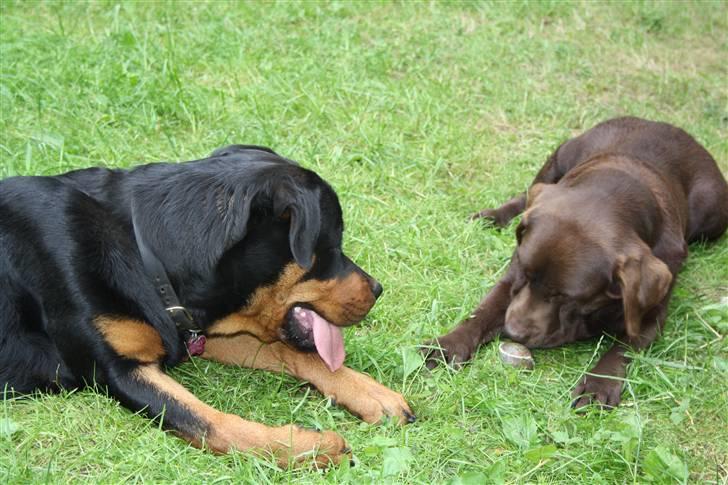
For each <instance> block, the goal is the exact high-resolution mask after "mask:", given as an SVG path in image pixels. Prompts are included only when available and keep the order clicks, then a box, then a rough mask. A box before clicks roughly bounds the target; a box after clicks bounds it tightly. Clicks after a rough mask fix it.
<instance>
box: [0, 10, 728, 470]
mask: <svg viewBox="0 0 728 485" xmlns="http://www.w3.org/2000/svg"><path fill="white" fill-rule="evenodd" d="M0 5H1V6H2V10H1V11H0V69H1V70H0V102H1V103H2V105H1V106H2V113H1V116H0V134H1V136H0V160H1V161H0V177H7V176H12V175H19V174H27V175H42V174H56V173H60V172H63V171H66V170H69V169H73V168H81V167H87V166H94V165H102V166H109V167H129V166H133V165H135V164H139V163H146V162H153V161H159V160H186V159H193V158H198V157H202V156H204V155H206V154H208V153H210V152H211V151H212V150H213V149H214V148H216V147H219V146H221V145H225V144H227V143H255V144H262V145H269V146H271V147H273V148H274V149H275V150H277V151H278V152H279V153H281V154H284V155H285V156H287V157H290V158H293V159H295V160H298V161H300V162H301V163H302V164H303V165H305V166H306V167H309V168H312V169H314V170H316V171H318V172H319V173H320V174H321V175H322V176H323V177H324V178H326V179H327V180H329V181H330V182H331V183H332V185H333V186H334V187H335V188H336V189H337V191H338V193H339V196H340V198H341V201H342V204H343V206H344V212H345V219H346V224H347V232H346V234H345V248H346V250H347V251H348V253H349V254H350V255H351V256H352V257H353V258H354V259H355V260H356V261H358V262H359V263H360V264H361V265H362V266H364V267H365V268H366V269H367V270H368V271H370V272H371V273H372V274H373V275H375V276H376V277H377V278H378V279H379V280H380V281H382V283H383V284H384V286H385V294H384V296H383V298H382V299H381V300H380V302H379V303H378V304H377V306H376V307H375V308H374V310H373V311H372V313H371V315H370V317H368V318H367V320H366V321H365V322H364V323H363V324H362V325H361V326H359V327H357V328H355V329H351V330H348V331H347V333H346V338H347V350H348V356H347V364H348V365H349V366H350V367H353V368H355V369H358V370H362V371H365V372H367V373H369V374H371V375H373V376H374V377H375V378H377V379H378V380H379V381H381V382H383V383H385V384H387V385H388V386H390V387H392V388H394V389H396V390H398V391H401V392H402V393H403V394H404V395H405V396H407V398H408V399H409V401H410V403H411V404H412V406H413V408H414V409H415V410H416V412H417V414H418V416H419V419H418V421H417V422H416V423H415V424H413V425H410V426H407V427H404V428H402V427H398V426H394V425H391V424H385V425H380V426H370V425H366V424H363V423H361V422H360V421H358V420H357V419H355V418H354V417H352V416H351V415H349V414H348V413H347V412H345V411H343V410H341V409H339V408H336V407H332V406H331V405H330V404H329V403H328V402H327V401H326V400H325V399H323V398H322V397H321V396H320V395H318V394H317V393H315V392H311V391H309V389H308V388H307V386H305V385H303V384H301V383H299V382H296V381H294V380H293V379H290V378H288V377H283V376H279V375H273V374H265V373H262V372H255V371H249V370H245V369H233V368H225V367H223V366H220V365H216V364H212V363H208V362H205V361H200V360H195V361H194V362H193V363H188V364H184V365H182V366H180V367H178V368H176V369H174V370H173V371H172V375H173V376H174V377H175V378H177V379H178V380H180V381H181V382H182V383H184V384H185V385H186V386H187V387H188V388H189V389H191V390H192V391H193V392H194V393H196V394H197V395H198V396H200V397H201V398H202V399H204V400H205V401H207V402H209V403H211V404H212V405H214V406H216V407H217V408H219V409H222V410H224V411H227V412H232V413H237V414H240V415H242V416H245V417H247V418H249V419H254V420H259V421H262V422H265V423H268V424H285V423H289V422H296V423H300V424H304V425H316V426H320V427H322V428H328V429H332V430H335V431H337V432H339V433H341V434H342V435H344V436H345V437H346V439H347V440H348V441H349V443H350V444H351V446H352V447H353V449H354V454H355V456H356V459H357V462H358V463H357V466H356V467H354V468H349V467H348V466H342V467H340V468H338V469H331V470H329V471H326V472H316V471H312V470H310V469H306V468H304V469H299V470H279V469H277V468H275V467H274V466H273V465H272V464H271V463H269V462H267V461H265V460H257V459H252V458H249V457H247V456H245V455H243V454H232V455H229V456H214V455H212V454H209V453H205V452H201V451H199V450H196V449H194V448H191V447H188V446H187V445H186V444H185V443H184V442H183V441H181V440H179V439H177V438H175V437H173V436H171V435H167V434H165V433H163V432H161V431H160V430H159V429H158V427H157V425H154V424H152V423H150V422H149V421H147V420H146V419H144V418H142V417H140V416H136V415H133V414H131V413H130V412H128V411H126V410H125V409H123V408H121V407H120V406H119V405H118V404H117V403H116V402H114V401H113V400H111V399H109V398H107V397H103V396H101V395H99V394H96V393H94V392H93V391H91V390H85V391H79V392H74V393H69V394H67V395H61V396H36V397H32V398H30V399H16V400H8V401H5V402H0V481H1V482H4V483H26V482H28V481H34V482H65V481H74V482H75V481H81V480H88V481H93V482H105V483H119V482H126V481H129V482H142V481H144V482H168V481H176V482H191V483H201V482H207V483H211V482H213V481H216V480H219V481H222V482H244V481H248V482H254V483H267V482H293V481H296V482H298V481H304V482H327V483H339V482H341V483H357V484H358V483H362V482H364V483H366V482H401V483H423V484H430V483H448V482H451V483H483V482H485V481H486V479H490V480H491V481H493V482H499V481H505V482H508V483H525V482H534V483H570V482H571V483H626V482H640V483H642V482H646V481H650V480H652V481H654V482H657V483H664V482H669V481H671V480H673V479H681V477H682V479H685V474H686V473H689V481H691V482H720V483H725V482H726V480H728V478H727V477H728V386H727V385H726V382H728V345H727V344H726V338H725V335H726V333H728V310H726V303H725V297H726V296H727V295H728V283H726V282H728V240H727V239H726V237H723V238H722V239H721V240H720V241H719V242H718V243H716V244H713V245H710V246H706V247H694V248H692V249H691V257H690V259H689V260H688V262H687V265H686V266H685V269H684V270H683V272H682V274H681V276H680V280H679V283H678V287H677V289H676V291H675V296H674V298H673V300H672V303H671V306H670V316H669V320H668V324H667V328H666V331H665V335H664V338H662V339H660V340H659V341H658V342H657V343H655V344H654V345H653V346H652V347H651V348H650V349H648V350H646V351H644V352H642V353H641V354H639V355H637V356H635V359H634V362H633V363H632V365H631V368H630V372H629V375H628V382H627V388H626V390H625V393H624V400H623V405H622V407H620V408H619V409H617V410H616V411H614V412H611V413H602V412H598V411H593V412H590V413H587V415H576V414H575V413H574V412H572V410H571V409H570V408H569V392H570V390H571V388H572V386H573V385H574V384H575V383H576V381H577V379H578V378H579V376H580V375H581V374H582V372H584V371H585V370H586V369H588V368H589V367H590V363H591V362H592V361H593V360H594V359H595V358H596V357H597V356H598V352H602V351H604V350H605V349H606V347H607V345H608V344H609V343H608V341H606V340H605V341H603V342H601V343H597V342H587V343H581V344H578V345H572V346H568V347H565V348H560V349H554V350H548V351H536V352H535V359H536V362H537V367H536V370H535V371H534V372H532V373H519V372H518V371H515V370H513V369H509V368H504V367H503V366H502V365H501V364H500V363H499V361H498V358H497V354H496V349H495V346H494V345H490V346H486V347H485V348H483V349H482V350H481V351H480V352H479V353H478V355H477V359H475V361H474V362H473V363H472V365H469V366H467V367H465V368H464V369H463V370H462V371H460V372H452V371H449V370H446V369H437V370H435V371H433V372H428V371H426V370H424V369H422V368H421V366H420V361H419V360H418V359H417V354H416V352H415V349H416V346H417V344H418V343H420V342H421V341H423V340H425V339H428V338H431V337H433V336H437V335H439V334H441V333H443V332H445V331H447V330H448V329H450V328H451V327H452V326H453V325H455V324H456V323H457V322H458V321H459V320H460V319H461V318H463V317H464V316H466V315H467V314H468V312H469V311H470V310H471V308H472V307H473V306H474V305H476V304H477V302H478V301H479V299H480V298H481V296H482V295H483V294H484V292H485V291H486V290H487V289H488V288H489V287H490V286H491V285H492V284H493V283H494V281H496V279H497V278H498V276H499V275H500V274H501V273H502V271H503V269H504V266H505V265H506V263H507V261H508V258H509V256H510V252H511V250H512V248H513V245H514V240H513V239H514V238H513V236H512V228H511V230H505V231H500V232H499V231H496V230H493V229H488V228H485V227H483V226H481V225H479V224H471V223H468V222H467V221H466V218H467V216H468V214H469V213H471V212H472V211H474V210H476V209H480V208H483V207H488V206H494V205H496V204H498V203H500V202H502V201H504V200H506V198H507V197H509V196H510V195H512V194H514V193H516V192H518V191H520V190H522V189H524V188H525V187H526V186H527V184H528V183H529V182H530V181H531V180H532V178H533V177H534V175H535V173H536V171H537V170H538V168H539V167H540V166H541V164H542V163H543V161H544V160H545V159H546V157H547V156H548V155H549V154H550V152H551V151H552V150H553V149H554V148H555V147H556V146H557V145H558V143H559V142H561V141H563V140H564V139H566V138H568V137H569V136H572V135H574V134H577V133H579V132H581V131H583V130H585V129H588V128H589V127H591V126H592V125H594V124H595V123H597V122H599V121H601V120H604V119H607V118H609V117H612V116H616V115H622V114H632V115H637V116H643V117H648V118H652V119H659V120H664V121H669V122H672V123H674V124H677V125H679V126H681V127H683V128H685V129H687V130H688V131H689V132H690V133H692V134H693V135H694V136H695V137H696V138H697V139H698V140H699V141H700V142H701V143H703V144H704V145H705V146H706V147H707V148H708V150H709V151H711V153H712V154H713V155H714V156H715V158H716V159H717V160H718V161H719V164H720V166H721V168H722V170H723V172H724V173H726V172H727V171H728V87H727V84H726V79H728V70H727V69H726V66H728V8H727V7H726V3H725V2H701V3H677V2H671V3H651V2H639V3H614V4H599V3H593V2H589V3H581V4H571V3H563V2H557V1H547V2H539V3H524V2H516V3H454V2H448V3H412V2H402V3H394V4H392V3H380V2H366V3H363V2H362V3H339V2H336V3H330V4H317V3H304V4H290V3H244V4H237V5H231V4H228V3H223V2H216V3H211V4H200V3H197V2H195V3H185V4H165V3H122V4H120V5H118V4H115V3H112V2H102V3H94V4H91V5H84V4H81V3H80V2H54V3H42V4H38V3H35V2H9V1H6V0H2V2H1V3H0ZM0 291H2V290H1V289H0ZM721 298H723V299H724V300H723V304H722V306H721V305H719V302H720V301H721ZM686 469H687V472H686ZM468 480H470V482H468Z"/></svg>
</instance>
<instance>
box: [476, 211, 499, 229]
mask: <svg viewBox="0 0 728 485" xmlns="http://www.w3.org/2000/svg"><path fill="white" fill-rule="evenodd" d="M479 219H483V220H485V221H487V222H490V223H492V224H493V225H494V226H496V227H505V226H506V225H507V224H508V221H507V220H505V218H504V217H503V215H502V214H501V213H500V212H498V211H497V210H496V209H484V210H482V211H480V212H476V213H475V214H471V215H470V220H471V221H477V220H479Z"/></svg>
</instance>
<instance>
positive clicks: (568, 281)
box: [424, 118, 728, 408]
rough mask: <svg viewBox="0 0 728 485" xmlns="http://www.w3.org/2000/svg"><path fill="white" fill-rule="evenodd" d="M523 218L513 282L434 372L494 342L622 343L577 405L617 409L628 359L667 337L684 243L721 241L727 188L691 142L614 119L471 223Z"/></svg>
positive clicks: (444, 340)
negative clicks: (607, 338)
mask: <svg viewBox="0 0 728 485" xmlns="http://www.w3.org/2000/svg"><path fill="white" fill-rule="evenodd" d="M524 210H525V212H523V211H524ZM521 212H523V218H522V219H521V222H520V224H519V225H518V227H517V228H516V239H517V247H516V250H515V251H514V253H513V257H512V259H511V263H510V266H509V268H508V271H507V273H506V275H505V276H504V277H503V278H502V279H501V280H500V281H499V282H498V283H497V284H496V285H495V287H494V288H493V289H492V290H491V291H490V292H489V293H488V294H487V295H486V296H485V298H484V299H483V301H482V302H481V303H480V305H479V306H478V307H477V308H476V309H475V311H474V312H473V314H472V315H471V316H470V317H469V318H468V319H466V320H465V321H464V322H462V323H461V324H460V325H459V326H458V327H456V328H455V329H454V330H452V331H451V332H450V333H448V334H447V335H444V336H442V337H440V338H438V339H437V340H436V341H434V342H428V344H427V345H426V346H425V349H424V350H425V353H426V356H427V363H428V366H429V367H431V368H432V367H434V366H435V365H436V364H437V363H438V362H439V361H442V360H443V359H444V360H445V361H446V362H448V363H452V364H457V363H462V362H465V361H467V360H469V359H470V358H471V357H472V355H473V353H474V352H475V350H476V349H477V348H478V347H479V346H481V345H483V344H485V343H487V342H489V341H490V340H492V339H493V338H494V337H495V336H496V335H498V334H502V335H504V336H506V337H508V338H510V339H512V340H514V341H516V342H520V343H522V344H524V345H526V346H528V347H531V348H536V347H556V346H558V345H563V344H566V343H569V342H573V341H576V340H582V339H588V338H591V337H595V336H598V335H602V334H603V333H608V334H611V335H614V336H616V338H617V343H615V345H614V346H613V347H612V348H611V350H609V351H608V352H607V353H606V354H605V355H604V356H603V357H602V358H601V360H600V361H599V362H598V363H597V365H596V366H595V367H594V369H592V370H591V372H590V373H588V374H587V375H585V376H584V377H583V378H582V380H581V382H580V383H579V384H578V385H577V387H576V389H574V392H573V396H574V398H575V401H574V406H575V407H577V408H579V407H582V406H585V405H587V404H589V403H592V402H595V403H598V404H600V405H603V406H605V407H614V406H617V405H618V404H619V402H620V399H621V392H622V382H623V378H624V377H625V367H626V364H627V358H626V357H625V355H624V354H625V349H627V348H630V347H631V348H634V349H641V348H644V347H646V346H648V345H649V344H650V343H652V341H653V340H654V339H655V338H656V337H657V335H658V334H659V333H660V331H661V329H662V327H663V325H664V323H665V316H666V312H667V305H668V302H669V299H670V294H671V292H672V288H673V286H674V285H675V280H676V277H677V274H678V272H679V271H680V268H681V266H682V264H683V261H684V260H685V258H686V257H687V255H688V244H689V243H691V242H694V241H710V240H715V239H717V238H719V237H720V236H721V235H722V234H723V233H724V232H725V230H726V226H727V225H728V187H727V186H726V181H725V178H724V177H723V175H722V174H721V172H720V170H719V169H718V166H717V165H716V163H715V160H713V158H712V157H711V155H710V154H709V153H708V152H707V151H706V150H705V149H704V148H703V147H702V146H701V145H700V144H699V143H698V142H696V141H695V140H694V139H693V138H692V137H691V136H690V135H688V134H687V133H686V132H685V131H683V130H681V129H679V128H676V127H674V126H671V125H668V124H666V123H656V122H652V121H647V120H642V119H638V118H617V119H613V120H610V121H606V122H604V123H601V124H599V125H597V126H596V127H594V128H592V129H591V130H589V131H587V132H586V133H584V134H582V135H581V136H578V137H576V138H574V139H571V140H569V141H567V142H565V143H564V144H562V145H561V146H560V147H559V148H558V149H557V150H556V151H555V152H554V153H553V155H551V157H549V159H548V161H547V162H546V164H545V165H544V166H543V168H542V169H541V171H540V172H539V173H538V175H537V176H536V179H535V180H534V182H533V184H532V185H531V187H530V188H529V190H528V192H527V194H522V195H519V196H518V197H515V198H513V199H511V200H510V201H508V202H506V203H505V204H504V205H502V206H501V207H500V208H498V209H494V210H483V211H481V212H479V213H478V214H476V215H475V216H474V218H475V219H478V218H485V219H488V220H491V221H493V222H494V223H495V224H496V225H497V226H501V227H502V226H505V225H506V224H508V222H509V221H510V220H511V219H513V218H514V217H515V216H517V215H518V214H520V213H521Z"/></svg>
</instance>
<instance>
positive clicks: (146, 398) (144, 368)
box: [108, 363, 348, 466]
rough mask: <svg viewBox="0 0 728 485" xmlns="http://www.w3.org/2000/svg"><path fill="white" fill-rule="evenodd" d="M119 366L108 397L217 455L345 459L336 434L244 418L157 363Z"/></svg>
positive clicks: (282, 459) (318, 460) (324, 460)
mask: <svg viewBox="0 0 728 485" xmlns="http://www.w3.org/2000/svg"><path fill="white" fill-rule="evenodd" d="M119 367H120V368H119V369H114V371H113V372H109V373H108V374H109V375H110V376H113V378H110V379H109V382H108V386H109V390H110V391H111V393H112V395H114V396H115V397H116V398H117V399H118V400H119V401H120V402H121V403H122V404H124V405H125V406H126V407H128V408H129V409H131V410H133V411H144V412H145V413H146V414H147V415H149V416H150V417H152V418H155V419H161V421H162V425H163V427H164V428H166V429H168V430H170V431H172V432H174V433H175V434H177V435H179V436H181V437H182V438H184V439H185V440H187V441H189V442H190V443H192V444H193V445H194V446H197V447H202V446H205V447H208V448H210V449H211V450H212V451H214V452H216V453H227V452H229V451H230V450H233V449H236V450H240V451H245V452H251V453H255V454H258V455H261V456H270V455H273V456H274V457H275V458H276V459H277V461H278V463H279V464H280V465H281V466H285V465H287V464H289V463H290V462H299V461H302V460H304V459H308V458H310V459H313V460H315V462H316V463H317V464H319V465H322V466H323V465H327V464H329V463H338V462H339V461H340V460H341V459H342V458H344V457H347V458H348V449H347V448H346V443H345V442H344V440H343V438H341V437H340V436H339V435H337V434H336V433H333V432H329V431H327V432H323V433H319V432H316V431H309V430H304V429H301V428H298V427H296V426H281V427H275V428H274V427H269V426H265V425H263V424H260V423H255V422H251V421H246V420H244V419H242V418H240V417H239V416H235V415H232V414H226V413H223V412H221V411H218V410H216V409H214V408H212V407H211V406H208V405H207V404H205V403H203V402H202V401H200V400H199V399H197V397H195V396H194V395H193V394H192V393H190V392H189V391H188V390H187V389H185V388H184V387H183V386H182V385H180V384H179V383H177V382H176V381H175V380H174V379H172V378H171V377H169V376H168V375H167V374H165V373H164V372H163V371H162V370H161V369H160V368H159V366H158V365H157V364H154V363H153V364H142V365H135V366H132V367H126V366H125V367H123V368H122V367H121V366H119Z"/></svg>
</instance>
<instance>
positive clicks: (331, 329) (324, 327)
mask: <svg viewBox="0 0 728 485" xmlns="http://www.w3.org/2000/svg"><path fill="white" fill-rule="evenodd" d="M283 337H284V339H285V340H286V341H287V342H289V343H291V344H293V345H295V346H296V347H298V348H299V349H301V350H309V351H313V350H315V351H316V352H317V353H318V354H319V356H320V357H321V360H323V361H324V363H325V364H326V367H328V368H329V370H330V371H331V372H336V371H337V370H338V369H339V368H340V367H341V365H342V364H343V363H344V357H345V356H346V352H345V351H344V337H343V335H342V333H341V328H340V327H337V326H336V325H333V324H332V323H329V322H328V321H327V320H326V319H325V318H324V317H322V316H321V315H319V314H318V313H316V312H315V311H314V310H312V309H310V308H306V307H303V306H299V305H296V306H294V307H293V308H291V309H290V311H289V312H288V318H287V322H286V325H285V327H284V328H283Z"/></svg>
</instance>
